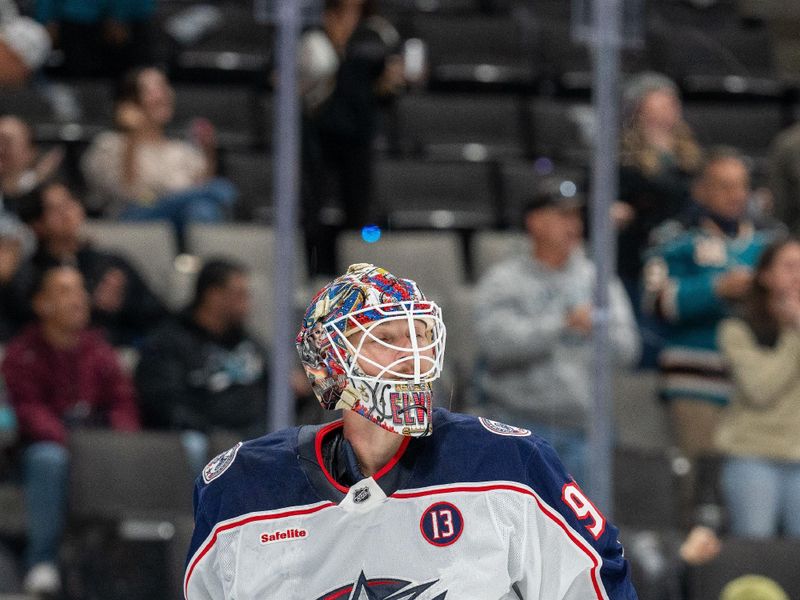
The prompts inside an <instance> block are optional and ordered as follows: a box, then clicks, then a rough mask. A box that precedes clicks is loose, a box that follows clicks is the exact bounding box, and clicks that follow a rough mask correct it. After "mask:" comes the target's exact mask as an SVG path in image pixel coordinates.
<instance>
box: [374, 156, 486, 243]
mask: <svg viewBox="0 0 800 600" xmlns="http://www.w3.org/2000/svg"><path fill="white" fill-rule="evenodd" d="M375 192H376V194H375V195H376V202H377V204H378V210H379V211H380V213H381V214H383V215H384V216H385V218H386V220H387V222H388V223H389V225H390V226H391V227H394V228H401V229H402V228H406V229H407V228H425V229H475V228H482V227H493V226H495V225H496V224H497V222H498V216H497V214H496V208H497V202H496V201H495V195H494V189H493V187H492V178H491V169H490V165H488V164H486V163H470V162H429V161H422V160H393V159H384V160H380V161H377V163H376V165H375Z"/></svg>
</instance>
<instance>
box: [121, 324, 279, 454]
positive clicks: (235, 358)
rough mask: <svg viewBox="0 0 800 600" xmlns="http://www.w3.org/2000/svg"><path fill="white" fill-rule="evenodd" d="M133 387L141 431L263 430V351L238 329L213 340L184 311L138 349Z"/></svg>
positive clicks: (257, 432)
mask: <svg viewBox="0 0 800 600" xmlns="http://www.w3.org/2000/svg"><path fill="white" fill-rule="evenodd" d="M136 387H137V390H138V393H139V400H140V406H141V410H142V421H143V424H144V425H145V427H152V428H158V429H179V430H183V429H194V430H198V431H203V432H209V431H212V430H215V429H223V430H228V431H233V432H237V433H239V434H240V435H241V436H242V437H243V438H245V439H247V438H251V437H257V436H259V435H263V434H264V432H265V430H266V422H267V392H268V361H267V353H266V350H265V348H264V347H263V346H262V344H261V343H260V342H258V341H257V340H256V339H254V338H253V337H251V336H249V335H248V334H247V333H246V332H244V331H243V330H236V331H231V332H230V333H229V334H227V335H226V336H224V337H216V336H214V335H212V334H211V333H209V332H208V331H206V330H204V329H202V328H201V327H200V326H198V325H197V324H196V323H195V322H194V321H193V320H192V317H191V314H190V313H188V312H186V313H183V314H181V315H180V316H179V317H176V318H174V319H171V320H170V321H168V322H165V323H164V324H163V325H162V326H161V327H160V328H159V329H158V330H157V331H155V332H154V333H153V335H152V336H151V337H150V338H149V339H148V340H147V341H146V343H145V344H144V346H143V348H142V351H141V360H140V361H139V364H138V366H137V369H136Z"/></svg>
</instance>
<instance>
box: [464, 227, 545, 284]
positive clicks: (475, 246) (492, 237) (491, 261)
mask: <svg viewBox="0 0 800 600" xmlns="http://www.w3.org/2000/svg"><path fill="white" fill-rule="evenodd" d="M530 250H531V244H530V241H529V240H528V236H527V235H526V234H524V233H522V232H521V231H492V230H488V229H486V230H483V231H476V232H475V233H474V234H473V236H472V240H471V242H470V254H471V256H472V275H473V279H474V280H475V281H476V282H477V281H479V280H480V278H481V277H483V276H484V275H485V274H486V272H487V271H488V270H489V269H491V268H492V266H494V265H495V264H497V263H499V262H501V261H503V260H505V259H506V258H511V257H512V256H521V255H525V254H529V253H530Z"/></svg>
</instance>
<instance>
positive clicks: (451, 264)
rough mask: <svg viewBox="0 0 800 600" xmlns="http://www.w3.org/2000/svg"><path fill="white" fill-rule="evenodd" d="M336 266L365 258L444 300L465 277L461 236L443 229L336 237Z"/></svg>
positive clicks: (349, 233) (341, 268)
mask: <svg viewBox="0 0 800 600" xmlns="http://www.w3.org/2000/svg"><path fill="white" fill-rule="evenodd" d="M336 249H337V270H338V271H339V272H344V271H345V269H347V266H348V265H350V264H352V263H363V262H369V263H372V264H375V265H378V266H381V267H384V268H386V269H388V270H389V271H391V272H392V273H393V274H395V275H397V276H398V277H413V279H415V280H416V281H417V283H419V286H420V288H422V290H423V291H424V292H425V294H426V295H427V296H428V297H429V298H431V299H432V300H435V301H436V302H441V303H442V304H447V302H448V300H449V299H450V297H451V294H452V292H453V290H456V289H458V288H459V287H460V286H461V285H463V284H464V282H465V281H466V272H465V267H464V257H463V254H462V249H461V238H460V237H459V235H458V234H457V233H455V232H446V231H430V232H425V231H393V232H386V233H384V234H383V236H382V237H381V239H380V240H379V241H377V242H374V243H367V242H365V241H364V240H363V239H362V238H361V233H360V232H358V231H344V232H342V233H340V234H339V236H338V237H337V238H336Z"/></svg>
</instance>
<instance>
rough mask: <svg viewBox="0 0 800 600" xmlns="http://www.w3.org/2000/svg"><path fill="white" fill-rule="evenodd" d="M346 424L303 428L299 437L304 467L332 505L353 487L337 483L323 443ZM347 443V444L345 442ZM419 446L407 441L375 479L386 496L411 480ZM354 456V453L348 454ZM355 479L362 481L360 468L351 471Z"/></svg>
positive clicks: (336, 423)
mask: <svg viewBox="0 0 800 600" xmlns="http://www.w3.org/2000/svg"><path fill="white" fill-rule="evenodd" d="M342 427H343V423H342V421H341V420H338V421H334V422H332V423H327V424H325V425H319V426H306V427H301V428H300V432H299V434H298V435H299V437H298V454H299V459H300V464H301V466H302V468H303V471H304V472H305V474H306V476H307V477H308V480H309V482H310V483H311V485H312V486H313V487H314V489H315V490H316V491H317V492H318V493H319V494H320V496H321V497H322V498H323V499H326V500H331V501H332V502H336V503H339V502H341V501H342V500H343V499H344V497H345V496H346V495H347V493H348V492H349V491H350V488H349V486H347V485H344V484H342V483H341V482H339V481H337V480H336V479H335V478H334V476H333V475H332V474H331V473H330V472H329V470H328V469H327V468H326V466H325V460H324V458H325V457H324V456H323V440H325V438H326V436H329V435H335V434H337V433H338V434H340V435H341V428H342ZM344 443H347V442H346V441H344ZM416 446H417V444H414V443H412V439H411V438H410V437H407V438H405V439H404V440H403V442H402V444H401V445H400V448H399V449H398V450H397V452H396V453H395V454H394V456H392V458H391V459H390V460H389V462H388V463H386V465H385V466H384V467H383V468H382V469H380V470H379V471H378V472H377V473H375V475H373V476H372V479H374V480H375V481H376V482H377V483H378V485H379V486H380V487H381V489H382V490H383V491H384V493H385V494H386V495H387V496H391V495H392V493H394V492H395V491H397V490H398V489H400V488H401V487H402V486H403V485H404V484H405V483H406V482H407V481H408V479H409V477H410V476H411V472H412V470H413V466H414V458H415V456H416ZM348 450H349V451H350V452H352V449H345V450H344V451H345V452H347V451H348ZM347 468H348V470H349V471H351V472H352V471H355V472H353V473H352V475H353V478H354V479H358V475H360V473H359V472H358V470H357V466H355V465H350V466H348V467H347Z"/></svg>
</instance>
